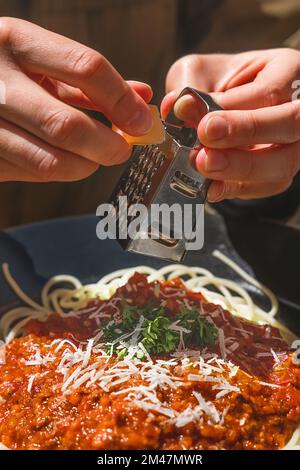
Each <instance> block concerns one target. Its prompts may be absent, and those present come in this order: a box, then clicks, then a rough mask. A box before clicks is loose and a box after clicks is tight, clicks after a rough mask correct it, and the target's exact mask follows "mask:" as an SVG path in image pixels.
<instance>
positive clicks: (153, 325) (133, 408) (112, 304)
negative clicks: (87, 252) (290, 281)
mask: <svg viewBox="0 0 300 470" xmlns="http://www.w3.org/2000/svg"><path fill="white" fill-rule="evenodd" d="M3 347H5V361H2V362H3V363H0V441H1V442H2V443H3V444H4V445H6V446H7V447H8V448H10V449H99V450H103V449H197V450H198V449H199V450H202V449H249V450H250V449H280V448H282V447H284V445H285V444H286V442H287V441H288V440H289V439H290V437H291V435H292V433H293V432H294V430H295V429H296V428H297V426H298V425H299V423H300V367H299V366H297V365H296V364H294V363H293V360H292V353H291V351H290V350H289V346H288V345H287V343H286V342H285V341H284V339H283V338H282V337H281V335H280V332H279V330H278V329H277V328H274V327H271V326H269V325H258V324H254V323H251V322H248V321H245V320H243V319H240V318H238V317H237V316H233V315H232V314H231V313H230V312H228V311H226V310H224V309H223V308H222V307H220V306H217V305H214V304H211V303H208V302H207V301H206V300H205V298H204V297H203V296H202V295H201V294H199V293H195V292H192V291H190V290H187V289H186V288H185V286H184V284H183V283H182V282H181V281H180V280H179V279H177V280H174V281H168V282H158V281H155V282H152V283H148V281H147V278H146V276H144V275H142V274H135V275H134V276H132V277H131V279H130V280H129V281H128V283H127V284H126V285H125V286H122V287H120V288H119V289H117V291H116V292H115V294H114V295H113V296H112V297H111V298H110V299H109V300H100V299H94V300H93V301H91V302H90V303H89V305H88V306H87V307H86V308H85V309H82V310H79V311H76V312H70V314H69V315H66V316H61V315H59V314H51V315H49V316H48V319H47V320H46V321H43V322H42V321H39V320H36V319H34V320H29V321H28V322H27V324H26V325H25V332H24V336H23V337H21V338H16V339H13V340H12V341H11V342H9V343H8V344H7V345H5V346H3Z"/></svg>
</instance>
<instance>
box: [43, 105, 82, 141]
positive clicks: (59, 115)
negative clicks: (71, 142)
mask: <svg viewBox="0 0 300 470" xmlns="http://www.w3.org/2000/svg"><path fill="white" fill-rule="evenodd" d="M41 127H42V130H43V131H44V132H45V133H46V134H47V136H48V137H50V138H51V139H52V140H54V141H55V142H56V143H61V144H62V143H64V142H65V141H66V140H67V139H68V138H69V137H70V136H71V135H74V133H75V131H76V129H77V128H78V120H77V119H76V118H74V117H73V116H72V114H71V113H70V112H68V111H64V110H56V111H54V112H51V113H49V114H48V116H46V118H45V119H44V122H43V123H42V126H41Z"/></svg>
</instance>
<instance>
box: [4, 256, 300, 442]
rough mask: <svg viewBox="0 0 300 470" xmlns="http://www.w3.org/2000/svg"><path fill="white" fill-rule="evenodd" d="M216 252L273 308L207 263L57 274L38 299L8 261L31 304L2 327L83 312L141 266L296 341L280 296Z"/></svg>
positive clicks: (9, 331)
mask: <svg viewBox="0 0 300 470" xmlns="http://www.w3.org/2000/svg"><path fill="white" fill-rule="evenodd" d="M213 256H215V257H216V258H218V259H219V260H220V261H222V262H223V263H225V264H226V265H227V266H229V267H230V268H231V269H232V270H234V271H235V272H236V273H237V274H238V275H239V276H240V277H241V278H242V279H244V280H245V281H247V282H248V283H249V284H251V285H253V286H255V287H256V288H257V289H259V290H260V291H261V292H263V293H264V295H265V296H266V297H267V299H268V300H269V302H270V308H269V310H263V309H262V308H260V307H259V306H257V305H256V304H255V303H254V302H253V300H252V299H251V297H250V295H249V294H248V292H247V291H246V289H245V288H243V287H241V286H240V285H239V284H237V283H236V282H234V281H231V280H228V279H224V278H221V277H217V276H215V275H214V274H213V273H212V272H211V271H209V270H207V269H204V268H200V267H189V266H184V265H179V264H172V265H168V266H164V267H162V268H160V269H158V270H157V269H154V268H150V267H148V266H137V267H133V268H129V269H128V268H125V269H120V270H118V271H114V272H112V273H110V274H107V275H105V276H103V277H102V278H101V279H100V280H99V281H98V282H96V283H94V284H88V285H82V283H81V282H80V281H79V280H78V279H77V278H76V277H74V276H70V275H64V274H61V275H57V276H54V277H52V278H51V279H50V280H49V281H48V282H47V283H46V284H45V286H44V287H43V289H42V293H41V302H40V303H38V302H36V301H34V300H33V299H31V298H30V297H29V296H28V295H27V294H26V293H25V292H23V290H22V289H21V288H20V287H19V285H18V284H17V282H16V281H15V279H14V278H13V277H12V275H11V273H10V271H9V267H8V265H7V264H3V274H4V277H5V279H6V281H7V283H8V284H9V285H10V287H11V289H12V290H13V291H14V292H15V294H16V295H17V296H18V297H19V298H20V299H21V300H22V301H23V302H24V304H25V306H22V307H18V308H14V309H12V310H10V311H8V312H7V313H5V314H4V315H3V317H2V318H1V320H0V333H1V334H2V336H3V338H4V339H5V341H6V342H9V341H11V340H12V339H13V338H15V337H17V336H21V335H22V333H23V328H24V326H25V325H26V323H27V322H28V321H29V320H30V319H35V318H38V319H39V320H40V321H45V320H47V318H48V316H49V315H51V313H54V312H55V313H58V314H59V315H61V316H62V317H65V316H78V315H79V314H80V312H78V311H79V310H80V311H81V312H84V311H87V310H88V307H87V306H88V304H89V301H90V300H91V299H93V298H95V297H99V298H100V299H101V300H107V299H109V298H110V297H111V296H112V295H113V294H114V293H115V291H116V289H117V288H118V287H120V286H122V285H124V284H126V283H127V281H128V279H129V278H130V277H131V276H132V275H133V274H134V273H135V272H140V273H144V274H146V275H147V276H148V281H149V282H152V281H155V280H171V279H174V278H177V277H179V278H181V279H182V280H183V282H184V284H185V285H186V287H187V288H188V289H191V290H192V291H195V292H201V293H202V294H203V295H204V296H205V298H206V299H207V301H208V302H212V303H215V304H217V305H221V306H222V307H223V308H224V309H226V310H229V311H230V312H231V313H232V314H233V315H236V316H238V317H241V318H244V319H247V320H250V321H252V322H256V323H259V324H265V323H267V324H270V325H272V326H274V327H277V328H279V330H280V331H281V333H282V335H283V337H284V338H285V339H286V340H287V342H288V343H289V344H290V343H291V342H292V341H293V340H294V339H295V338H296V337H295V335H294V334H293V333H291V332H290V331H289V330H288V329H287V328H286V327H284V326H283V325H282V324H281V323H279V321H278V320H277V319H276V315H277V313H278V301H277V299H276V297H275V295H274V294H273V293H272V292H271V291H270V289H268V288H267V287H265V286H263V285H262V284H260V283H259V282H258V281H257V280H256V279H253V278H252V277H251V276H250V275H249V274H248V273H247V272H245V271H244V270H243V269H242V268H241V267H240V266H238V265H237V264H236V263H235V262H233V261H232V260H231V259H229V258H228V257H227V256H225V255H224V254H223V253H221V252H219V251H217V250H216V251H214V252H213ZM82 309H83V310H82ZM84 309H86V310H84ZM1 449H5V446H3V445H1V443H0V450H1ZM284 449H300V427H298V429H296V431H295V432H294V434H293V436H292V438H291V439H290V441H289V442H288V443H287V444H286V446H285V448H284Z"/></svg>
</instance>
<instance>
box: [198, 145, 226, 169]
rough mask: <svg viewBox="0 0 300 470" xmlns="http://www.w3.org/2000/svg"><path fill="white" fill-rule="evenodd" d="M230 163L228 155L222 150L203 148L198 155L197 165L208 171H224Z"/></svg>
mask: <svg viewBox="0 0 300 470" xmlns="http://www.w3.org/2000/svg"><path fill="white" fill-rule="evenodd" d="M228 165H229V160H228V157H227V155H225V154H224V153H223V152H221V151H220V150H212V149H209V150H207V149H204V148H202V149H201V150H200V152H199V153H198V155H197V157H196V166H197V168H198V169H199V171H201V169H204V171H206V172H210V171H211V172H212V171H223V170H225V169H226V168H227V167H228Z"/></svg>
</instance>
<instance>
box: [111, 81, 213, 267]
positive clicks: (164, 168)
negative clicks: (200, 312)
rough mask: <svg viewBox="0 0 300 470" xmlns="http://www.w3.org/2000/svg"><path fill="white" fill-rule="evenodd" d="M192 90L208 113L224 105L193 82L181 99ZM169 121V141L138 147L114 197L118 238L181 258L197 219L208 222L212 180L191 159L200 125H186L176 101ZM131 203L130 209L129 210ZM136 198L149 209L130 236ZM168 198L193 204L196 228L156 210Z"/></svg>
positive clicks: (141, 249)
mask: <svg viewBox="0 0 300 470" xmlns="http://www.w3.org/2000/svg"><path fill="white" fill-rule="evenodd" d="M186 94H190V95H192V96H193V97H195V98H196V99H197V101H199V105H200V107H201V109H203V116H204V115H205V114H207V113H209V112H211V111H217V110H220V109H222V108H221V107H220V106H219V105H217V104H216V103H215V102H214V101H213V99H212V98H211V96H209V95H207V94H206V93H203V92H200V91H197V90H195V89H193V88H189V87H188V88H184V90H182V92H181V93H180V95H179V96H178V98H177V99H179V98H181V97H182V96H184V95H186ZM163 124H164V127H165V140H164V142H163V143H161V144H159V145H136V146H134V147H133V151H132V155H131V157H130V159H129V160H128V163H127V165H126V167H125V170H124V172H123V174H122V176H121V178H120V179H119V181H118V183H117V185H116V188H115V190H114V192H113V194H112V196H111V200H110V203H111V204H112V205H113V206H114V208H115V209H114V211H113V214H114V217H115V219H116V222H117V226H118V236H117V238H118V241H119V243H120V244H121V246H122V247H123V248H124V249H126V250H128V251H132V252H136V253H141V254H144V255H149V256H154V257H157V258H163V259H167V260H171V261H177V262H180V261H182V260H183V258H184V256H185V254H186V251H187V246H188V243H189V242H190V241H191V236H192V232H193V231H194V228H195V227H196V222H197V221H199V220H201V221H202V222H203V217H204V203H205V201H206V196H207V191H208V188H209V184H210V180H208V179H206V178H204V177H203V176H202V175H201V174H199V172H197V171H196V170H195V169H194V168H193V166H192V164H191V158H192V157H193V154H194V155H196V154H197V153H198V151H199V149H200V148H201V143H200V142H199V140H198V137H197V131H196V130H195V129H192V128H188V127H184V123H183V122H182V121H181V120H180V119H178V118H177V117H176V116H175V113H174V107H173V108H172V110H171V111H170V113H169V114H168V116H167V117H166V119H165V121H164V122H163ZM120 201H122V203H121V204H120ZM123 203H124V206H122V204H123ZM126 203H127V209H128V210H125V205H126ZM136 204H143V206H144V207H145V208H146V212H147V213H146V212H145V211H144V216H143V215H142V214H141V217H140V222H141V224H140V232H139V234H138V235H131V236H130V235H128V234H127V227H128V226H129V225H130V223H131V222H132V221H133V219H134V214H133V212H132V208H133V207H134V205H136ZM162 204H166V205H167V206H168V207H175V206H173V205H174V204H175V205H176V208H177V209H178V208H179V209H182V210H183V209H185V208H187V205H189V219H190V220H189V226H190V232H188V233H186V231H185V232H184V234H183V233H182V231H180V230H179V231H178V227H176V223H175V217H176V215H174V216H173V218H172V217H169V218H168V217H167V218H165V220H164V218H163V217H161V216H160V215H159V214H158V215H157V214H156V217H155V216H153V214H152V209H153V207H155V205H156V207H160V205H162ZM135 207H138V206H135ZM135 215H136V214H135ZM150 215H151V225H150V224H149V220H150ZM121 234H122V235H121ZM124 234H126V235H124ZM202 244H203V241H202ZM200 248H201V246H200Z"/></svg>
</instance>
